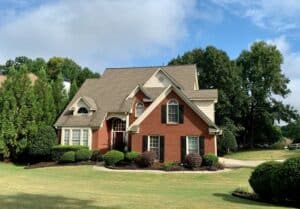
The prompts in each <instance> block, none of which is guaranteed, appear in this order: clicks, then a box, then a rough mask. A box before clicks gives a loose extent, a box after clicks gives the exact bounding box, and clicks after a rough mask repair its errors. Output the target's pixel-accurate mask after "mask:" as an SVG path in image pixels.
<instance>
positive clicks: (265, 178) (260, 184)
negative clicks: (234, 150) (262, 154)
mask: <svg viewBox="0 0 300 209" xmlns="http://www.w3.org/2000/svg"><path fill="white" fill-rule="evenodd" d="M280 166H281V163H279V162H275V161H271V162H266V163H262V164H260V165H259V166H257V167H256V168H255V170H254V171H253V172H252V174H251V176H250V179H249V183H250V185H251V187H252V189H253V190H254V192H255V193H256V194H258V195H259V196H260V197H261V198H263V199H267V200H270V199H272V198H273V196H274V194H272V188H271V182H272V179H271V178H272V172H273V171H274V169H277V168H279V167H280Z"/></svg>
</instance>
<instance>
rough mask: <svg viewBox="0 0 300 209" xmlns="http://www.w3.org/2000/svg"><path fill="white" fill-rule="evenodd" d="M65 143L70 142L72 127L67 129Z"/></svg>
mask: <svg viewBox="0 0 300 209" xmlns="http://www.w3.org/2000/svg"><path fill="white" fill-rule="evenodd" d="M64 144H66V145H69V144H70V129H65V133H64Z"/></svg>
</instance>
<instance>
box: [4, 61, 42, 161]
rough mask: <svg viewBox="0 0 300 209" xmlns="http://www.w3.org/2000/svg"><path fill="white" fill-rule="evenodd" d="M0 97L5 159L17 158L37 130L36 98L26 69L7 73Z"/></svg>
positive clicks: (21, 68)
mask: <svg viewBox="0 0 300 209" xmlns="http://www.w3.org/2000/svg"><path fill="white" fill-rule="evenodd" d="M0 95H1V99H0V106H1V110H0V121H1V125H0V137H1V139H0V140H2V141H3V142H4V144H5V147H6V150H7V152H6V154H7V156H6V157H10V158H12V159H17V157H18V156H19V155H21V154H22V153H23V152H24V151H25V150H26V148H27V145H28V142H29V140H30V139H31V138H32V137H33V136H34V135H35V134H36V132H37V128H38V125H37V123H36V119H37V99H36V97H35V94H34V90H33V84H32V82H31V81H30V79H29V78H28V76H27V70H26V67H24V66H21V67H20V70H19V71H16V70H14V69H11V70H10V71H9V74H8V77H7V80H6V81H5V82H4V85H3V86H2V88H1V91H0Z"/></svg>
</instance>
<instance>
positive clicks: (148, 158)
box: [135, 151, 156, 168]
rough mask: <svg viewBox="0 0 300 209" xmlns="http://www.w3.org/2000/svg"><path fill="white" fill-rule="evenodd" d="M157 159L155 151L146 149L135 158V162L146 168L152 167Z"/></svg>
mask: <svg viewBox="0 0 300 209" xmlns="http://www.w3.org/2000/svg"><path fill="white" fill-rule="evenodd" d="M155 159H156V154H155V152H151V151H146V152H143V153H142V154H140V155H139V156H138V157H137V158H136V159H135V162H136V164H137V165H138V166H140V167H144V168H146V167H152V166H153V164H154V161H155Z"/></svg>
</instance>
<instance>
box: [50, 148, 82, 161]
mask: <svg viewBox="0 0 300 209" xmlns="http://www.w3.org/2000/svg"><path fill="white" fill-rule="evenodd" d="M80 149H88V147H86V146H81V145H73V146H72V145H57V146H53V147H52V149H51V159H52V160H53V161H59V160H60V158H61V157H62V156H63V154H64V153H65V152H68V151H74V152H76V151H78V150H80Z"/></svg>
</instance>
